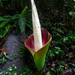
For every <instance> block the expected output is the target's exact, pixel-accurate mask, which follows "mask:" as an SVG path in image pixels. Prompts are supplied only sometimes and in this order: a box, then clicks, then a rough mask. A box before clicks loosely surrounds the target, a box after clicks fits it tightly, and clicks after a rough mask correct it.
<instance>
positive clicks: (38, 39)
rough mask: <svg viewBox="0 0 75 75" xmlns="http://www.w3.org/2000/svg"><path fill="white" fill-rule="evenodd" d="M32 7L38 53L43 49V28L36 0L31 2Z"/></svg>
mask: <svg viewBox="0 0 75 75" xmlns="http://www.w3.org/2000/svg"><path fill="white" fill-rule="evenodd" d="M31 5H32V23H33V34H34V43H35V52H37V51H38V50H39V49H40V48H41V47H42V36H41V27H40V22H39V17H38V13H37V10H36V6H35V3H34V0H31Z"/></svg>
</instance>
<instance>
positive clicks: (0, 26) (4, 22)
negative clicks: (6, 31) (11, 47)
mask: <svg viewBox="0 0 75 75" xmlns="http://www.w3.org/2000/svg"><path fill="white" fill-rule="evenodd" d="M8 22H9V21H8V20H6V21H3V22H2V23H1V25H0V28H2V27H3V26H4V25H6V24H7V23H8Z"/></svg>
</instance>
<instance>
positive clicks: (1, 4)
mask: <svg viewBox="0 0 75 75" xmlns="http://www.w3.org/2000/svg"><path fill="white" fill-rule="evenodd" d="M0 6H1V7H2V8H3V3H2V1H1V0H0Z"/></svg>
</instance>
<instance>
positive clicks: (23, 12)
mask: <svg viewBox="0 0 75 75" xmlns="http://www.w3.org/2000/svg"><path fill="white" fill-rule="evenodd" d="M27 8H28V7H27V6H25V8H24V9H23V10H22V12H21V14H20V15H19V17H23V15H24V14H25V12H26V10H27Z"/></svg>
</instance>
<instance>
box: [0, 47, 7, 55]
mask: <svg viewBox="0 0 75 75" xmlns="http://www.w3.org/2000/svg"><path fill="white" fill-rule="evenodd" d="M0 51H1V52H5V53H6V54H8V51H7V50H5V49H2V48H1V49H0Z"/></svg>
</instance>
